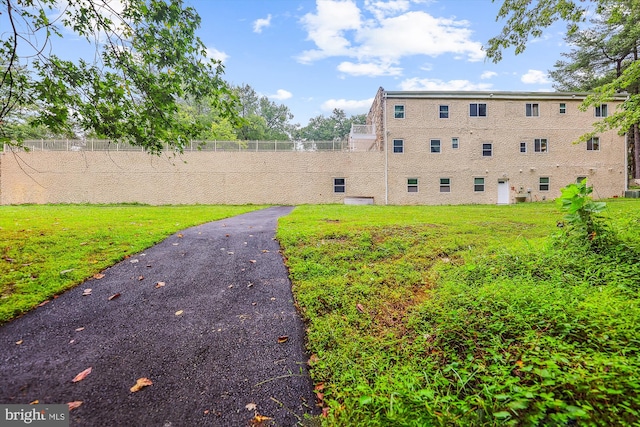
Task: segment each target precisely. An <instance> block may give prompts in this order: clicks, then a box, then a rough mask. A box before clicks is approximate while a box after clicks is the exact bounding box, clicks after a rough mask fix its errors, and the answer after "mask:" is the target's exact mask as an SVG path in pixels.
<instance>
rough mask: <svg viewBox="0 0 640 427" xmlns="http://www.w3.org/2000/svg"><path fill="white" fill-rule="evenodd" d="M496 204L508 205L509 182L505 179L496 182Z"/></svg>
mask: <svg viewBox="0 0 640 427" xmlns="http://www.w3.org/2000/svg"><path fill="white" fill-rule="evenodd" d="M498 204H499V205H508V204H509V181H507V180H506V179H500V180H498Z"/></svg>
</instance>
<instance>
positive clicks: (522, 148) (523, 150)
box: [520, 142, 527, 153]
mask: <svg viewBox="0 0 640 427" xmlns="http://www.w3.org/2000/svg"><path fill="white" fill-rule="evenodd" d="M520 152H521V153H526V152H527V143H526V142H521V143H520Z"/></svg>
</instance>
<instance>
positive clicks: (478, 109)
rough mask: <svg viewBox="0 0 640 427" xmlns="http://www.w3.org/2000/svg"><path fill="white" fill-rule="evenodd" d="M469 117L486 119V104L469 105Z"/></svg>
mask: <svg viewBox="0 0 640 427" xmlns="http://www.w3.org/2000/svg"><path fill="white" fill-rule="evenodd" d="M469 115H470V116H471V117H487V104H469Z"/></svg>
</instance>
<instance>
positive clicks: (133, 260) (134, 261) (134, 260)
mask: <svg viewBox="0 0 640 427" xmlns="http://www.w3.org/2000/svg"><path fill="white" fill-rule="evenodd" d="M129 262H130V263H131V264H136V263H138V262H140V261H138V260H137V259H132V260H131V261H129Z"/></svg>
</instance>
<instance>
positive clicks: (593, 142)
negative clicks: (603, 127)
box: [587, 136, 600, 151]
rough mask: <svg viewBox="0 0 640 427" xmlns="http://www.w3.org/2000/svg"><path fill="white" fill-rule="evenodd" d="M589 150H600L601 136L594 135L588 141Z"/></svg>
mask: <svg viewBox="0 0 640 427" xmlns="http://www.w3.org/2000/svg"><path fill="white" fill-rule="evenodd" d="M587 151H600V138H599V137H597V136H594V137H593V138H589V140H588V141H587Z"/></svg>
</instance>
